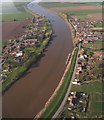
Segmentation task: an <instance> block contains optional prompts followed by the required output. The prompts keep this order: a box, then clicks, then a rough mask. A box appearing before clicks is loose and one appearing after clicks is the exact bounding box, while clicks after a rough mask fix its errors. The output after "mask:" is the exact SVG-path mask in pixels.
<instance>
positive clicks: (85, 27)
mask: <svg viewBox="0 0 104 120" xmlns="http://www.w3.org/2000/svg"><path fill="white" fill-rule="evenodd" d="M69 22H71V24H72V25H73V26H74V29H75V33H76V37H77V39H78V44H80V48H79V49H80V50H79V53H78V61H77V67H76V75H75V77H76V78H75V80H74V81H73V82H72V84H77V85H80V84H81V83H83V82H84V81H86V80H89V79H87V78H86V77H88V74H86V76H83V73H84V72H85V73H87V72H88V69H91V68H92V67H93V66H92V65H94V62H95V63H96V60H99V62H100V61H101V63H99V64H102V60H104V56H103V55H102V52H103V51H102V50H103V48H102V47H103V46H102V35H103V29H101V30H93V28H94V27H95V25H96V24H98V23H102V24H103V21H93V22H92V21H89V22H86V21H81V20H80V19H77V18H75V19H74V18H70V17H69ZM95 42H97V43H98V42H99V43H100V44H101V45H100V46H98V44H97V45H95V46H94V44H96V43H95ZM97 51H98V52H99V51H100V54H99V55H97V56H95V54H96V52H97ZM92 63H93V64H92ZM82 77H83V78H82ZM90 77H91V76H90ZM91 79H94V78H93V77H92V78H91ZM100 79H102V76H101V77H100Z"/></svg>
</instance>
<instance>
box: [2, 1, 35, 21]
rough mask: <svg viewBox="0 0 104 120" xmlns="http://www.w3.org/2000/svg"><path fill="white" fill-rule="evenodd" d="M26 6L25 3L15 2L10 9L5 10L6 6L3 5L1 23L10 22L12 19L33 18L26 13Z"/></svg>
mask: <svg viewBox="0 0 104 120" xmlns="http://www.w3.org/2000/svg"><path fill="white" fill-rule="evenodd" d="M26 4H27V2H16V3H14V4H13V5H10V6H11V7H10V8H8V7H7V8H5V6H6V5H4V7H3V12H2V21H12V20H14V19H26V18H31V17H33V15H32V14H31V13H29V12H27V11H26V9H25V6H26ZM0 18H1V15H0Z"/></svg>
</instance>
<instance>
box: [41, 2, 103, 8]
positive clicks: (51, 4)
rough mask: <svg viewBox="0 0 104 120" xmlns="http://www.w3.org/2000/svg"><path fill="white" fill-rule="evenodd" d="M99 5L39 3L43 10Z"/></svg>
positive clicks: (93, 3)
mask: <svg viewBox="0 0 104 120" xmlns="http://www.w3.org/2000/svg"><path fill="white" fill-rule="evenodd" d="M96 4H101V3H99V2H91V3H67V2H66V3H40V5H41V6H43V7H45V8H55V7H72V6H91V5H96Z"/></svg>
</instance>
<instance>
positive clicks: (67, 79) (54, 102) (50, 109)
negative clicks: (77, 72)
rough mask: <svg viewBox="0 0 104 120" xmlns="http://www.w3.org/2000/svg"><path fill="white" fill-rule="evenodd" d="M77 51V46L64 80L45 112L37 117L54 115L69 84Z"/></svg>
mask: <svg viewBox="0 0 104 120" xmlns="http://www.w3.org/2000/svg"><path fill="white" fill-rule="evenodd" d="M77 53H78V48H76V50H75V52H74V54H73V56H72V60H71V65H70V67H69V70H68V72H67V73H66V75H65V78H64V81H63V83H62V85H61V87H60V89H59V90H58V92H57V94H56V96H55V97H54V98H53V100H52V101H51V102H50V104H49V105H48V107H47V108H46V110H45V112H44V113H43V114H42V115H41V116H40V118H39V119H41V118H42V119H44V118H51V117H52V116H53V115H54V113H55V112H56V111H57V109H58V108H59V106H60V104H61V102H62V100H63V98H64V97H65V94H66V92H67V89H68V86H69V84H70V80H71V78H72V74H73V71H74V66H75V61H76V57H77Z"/></svg>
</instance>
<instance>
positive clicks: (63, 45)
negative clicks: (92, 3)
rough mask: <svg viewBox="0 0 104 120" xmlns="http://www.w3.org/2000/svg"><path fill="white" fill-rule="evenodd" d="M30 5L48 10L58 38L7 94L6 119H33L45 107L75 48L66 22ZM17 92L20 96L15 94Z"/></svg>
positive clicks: (4, 108)
mask: <svg viewBox="0 0 104 120" xmlns="http://www.w3.org/2000/svg"><path fill="white" fill-rule="evenodd" d="M29 6H30V7H29V8H30V9H32V10H33V11H35V12H38V13H39V12H41V13H42V14H43V13H44V15H45V16H46V17H47V18H48V19H49V20H50V22H51V24H52V29H53V33H54V37H53V40H52V41H51V43H50V45H49V47H48V48H47V49H46V52H45V54H44V57H42V59H41V60H40V61H39V62H38V64H37V65H34V66H32V67H31V68H30V69H29V70H28V71H27V74H26V75H25V76H24V77H22V78H21V79H20V80H19V81H17V82H16V84H14V85H13V86H12V87H11V88H10V89H9V90H8V91H7V92H6V93H5V94H4V95H3V116H5V117H6V118H8V117H13V118H16V117H20V118H21V117H25V118H32V117H34V115H36V114H37V113H38V112H39V111H40V110H41V109H42V108H43V107H44V105H45V103H46V102H47V100H48V99H49V98H50V96H51V95H52V93H53V92H54V90H55V88H56V87H57V85H58V84H59V82H60V79H61V78H62V75H63V73H64V71H65V68H66V64H65V63H66V59H67V56H68V54H69V52H70V53H71V52H72V50H73V43H72V38H71V32H70V29H69V27H68V26H67V24H66V23H65V21H64V20H63V19H62V18H61V17H59V16H58V15H57V14H55V13H53V12H49V11H46V10H43V9H41V8H40V7H38V6H34V4H32V3H31V4H30V5H29ZM37 7H38V8H37ZM23 87H24V89H23ZM14 93H15V95H16V98H15V97H13V96H14ZM25 98H26V99H25ZM21 107H22V108H21Z"/></svg>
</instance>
